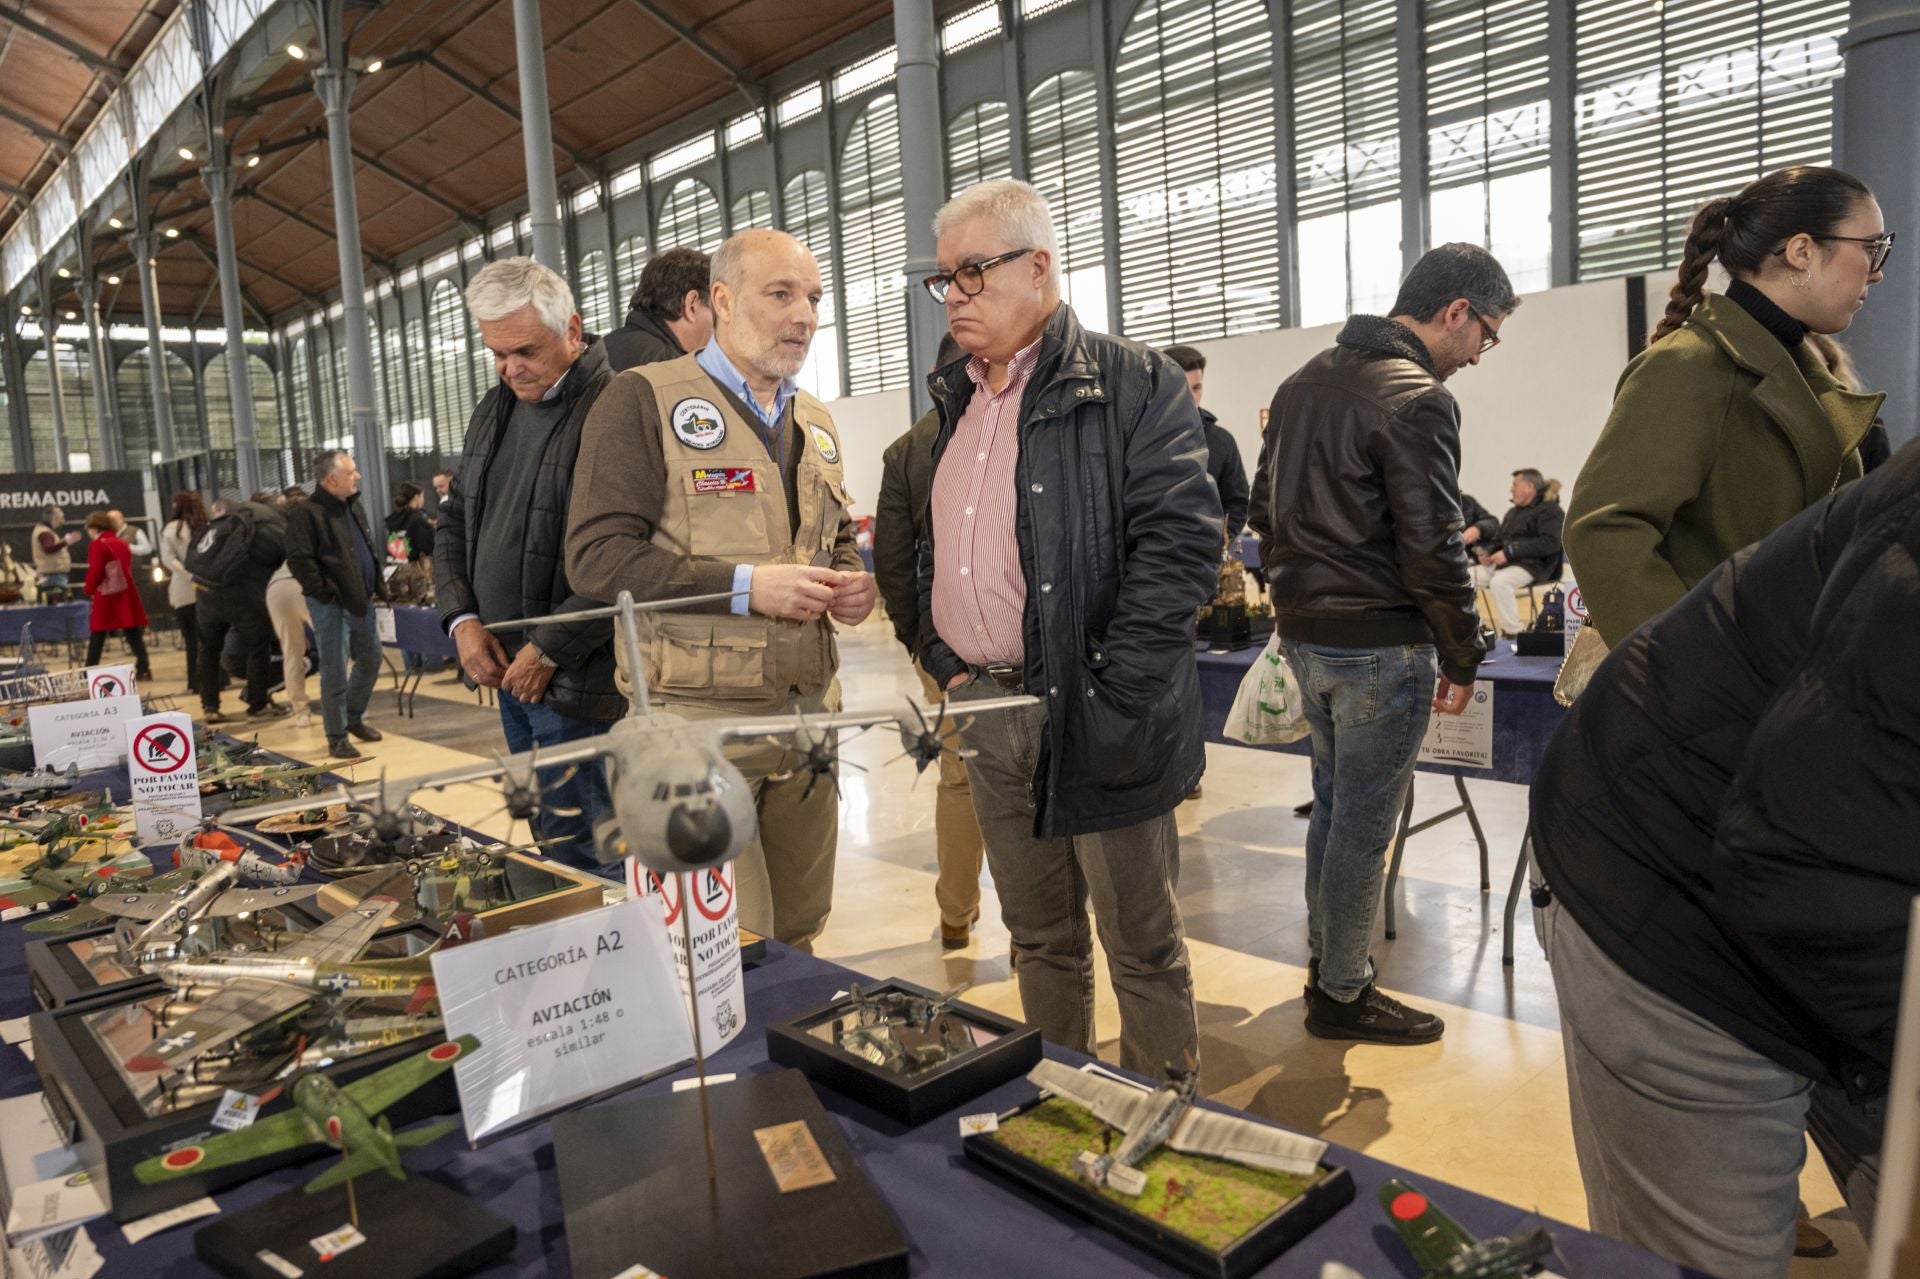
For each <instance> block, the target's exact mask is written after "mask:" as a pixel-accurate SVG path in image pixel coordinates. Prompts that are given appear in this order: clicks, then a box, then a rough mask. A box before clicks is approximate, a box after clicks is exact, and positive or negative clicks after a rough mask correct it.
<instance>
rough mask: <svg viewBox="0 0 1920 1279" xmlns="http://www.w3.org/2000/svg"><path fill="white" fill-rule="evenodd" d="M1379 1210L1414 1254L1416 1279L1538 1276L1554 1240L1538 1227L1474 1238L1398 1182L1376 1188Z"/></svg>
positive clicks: (1387, 1183) (1501, 1278) (1388, 1182)
mask: <svg viewBox="0 0 1920 1279" xmlns="http://www.w3.org/2000/svg"><path fill="white" fill-rule="evenodd" d="M1380 1206H1381V1207H1382V1208H1384V1209H1386V1213H1387V1220H1389V1221H1391V1222H1392V1223H1393V1228H1394V1230H1395V1231H1397V1232H1398V1233H1399V1235H1400V1242H1401V1243H1404V1244H1405V1245H1407V1251H1408V1252H1410V1253H1412V1254H1413V1260H1414V1264H1416V1265H1418V1266H1419V1267H1420V1275H1421V1279H1519V1277H1520V1276H1522V1275H1531V1274H1535V1273H1537V1272H1539V1271H1540V1267H1541V1265H1542V1264H1543V1263H1545V1261H1546V1260H1547V1258H1549V1257H1551V1256H1553V1251H1554V1249H1553V1236H1552V1235H1550V1234H1548V1233H1547V1232H1546V1231H1545V1230H1544V1229H1543V1228H1541V1227H1539V1226H1533V1227H1530V1228H1529V1229H1526V1230H1516V1231H1514V1232H1513V1233H1512V1234H1510V1235H1500V1236H1491V1237H1488V1238H1486V1239H1477V1238H1475V1237H1474V1236H1473V1235H1472V1234H1471V1233H1469V1232H1468V1230H1467V1228H1466V1227H1465V1226H1462V1225H1461V1224H1460V1223H1459V1222H1457V1221H1455V1220H1454V1219H1453V1218H1452V1217H1449V1216H1448V1215H1447V1214H1446V1213H1444V1212H1442V1211H1440V1209H1439V1208H1437V1207H1435V1206H1434V1203H1433V1201H1432V1200H1430V1199H1428V1198H1427V1197H1426V1195H1425V1194H1423V1193H1421V1192H1420V1191H1419V1190H1416V1189H1415V1188H1414V1187H1413V1186H1411V1185H1409V1184H1408V1183H1407V1182H1404V1181H1402V1180H1400V1179H1399V1178H1398V1177H1389V1178H1388V1179H1387V1180H1386V1182H1384V1183H1383V1184H1382V1185H1381V1187H1380ZM1542 1279H1550V1277H1548V1276H1545V1275H1543V1276H1542Z"/></svg>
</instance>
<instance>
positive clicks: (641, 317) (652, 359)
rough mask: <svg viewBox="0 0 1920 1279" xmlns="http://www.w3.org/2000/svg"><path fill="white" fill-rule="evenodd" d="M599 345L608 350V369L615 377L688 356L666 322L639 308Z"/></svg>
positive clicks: (634, 309)
mask: <svg viewBox="0 0 1920 1279" xmlns="http://www.w3.org/2000/svg"><path fill="white" fill-rule="evenodd" d="M600 345H601V346H603V347H605V348H606V351H605V354H606V359H607V368H608V370H609V371H610V372H613V373H624V372H625V371H626V370H628V369H633V368H638V367H640V366H641V365H642V364H659V363H660V362H661V361H663V360H677V359H679V358H680V357H681V356H683V355H685V354H686V352H685V351H683V350H681V349H680V340H679V339H678V338H676V337H674V336H673V330H672V329H670V328H668V327H667V326H666V323H665V322H664V321H662V320H660V319H659V318H658V317H656V316H655V315H654V314H653V313H652V312H651V311H647V310H643V309H642V308H640V307H637V306H636V307H634V308H633V309H632V310H630V311H628V312H627V322H626V323H625V324H622V325H621V326H620V327H619V328H617V329H615V330H614V331H613V332H611V333H609V334H607V336H605V337H604V338H601V339H600Z"/></svg>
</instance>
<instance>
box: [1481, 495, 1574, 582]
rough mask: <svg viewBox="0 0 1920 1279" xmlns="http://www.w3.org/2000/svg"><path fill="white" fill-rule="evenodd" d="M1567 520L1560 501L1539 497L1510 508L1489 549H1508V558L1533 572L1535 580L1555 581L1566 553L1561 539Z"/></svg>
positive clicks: (1489, 544)
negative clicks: (1523, 504) (1525, 503)
mask: <svg viewBox="0 0 1920 1279" xmlns="http://www.w3.org/2000/svg"><path fill="white" fill-rule="evenodd" d="M1566 523H1567V515H1566V512H1565V511H1563V510H1562V509H1561V508H1560V503H1559V502H1557V501H1555V500H1554V499H1552V498H1549V497H1536V498H1534V499H1533V501H1531V502H1529V503H1528V504H1527V505H1525V506H1515V507H1511V508H1509V509H1508V511H1507V517H1506V518H1505V519H1503V520H1501V521H1500V528H1499V530H1498V531H1497V532H1496V533H1495V534H1494V535H1493V537H1492V539H1491V540H1490V541H1489V542H1488V543H1487V550H1488V551H1489V552H1492V551H1505V552H1506V553H1507V559H1508V560H1509V561H1511V562H1512V563H1514V564H1518V565H1519V566H1520V567H1521V568H1523V569H1526V570H1527V572H1529V573H1531V574H1533V580H1534V581H1536V582H1551V581H1556V580H1558V578H1559V576H1560V570H1561V568H1562V567H1563V565H1564V560H1565V556H1566V552H1565V550H1564V549H1563V546H1562V543H1561V540H1560V533H1561V530H1562V529H1564V528H1565V527H1566Z"/></svg>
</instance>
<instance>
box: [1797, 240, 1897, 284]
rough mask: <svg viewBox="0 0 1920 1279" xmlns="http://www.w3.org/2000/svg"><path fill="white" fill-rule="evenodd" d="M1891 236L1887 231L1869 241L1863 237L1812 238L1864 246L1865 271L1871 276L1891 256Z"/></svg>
mask: <svg viewBox="0 0 1920 1279" xmlns="http://www.w3.org/2000/svg"><path fill="white" fill-rule="evenodd" d="M1893 234H1894V233H1893V232H1891V231H1889V232H1887V233H1886V234H1885V235H1876V236H1874V237H1872V238H1871V239H1869V238H1868V237H1866V236H1864V235H1816V236H1814V237H1813V238H1814V239H1816V240H1845V241H1846V242H1847V243H1849V244H1864V245H1866V246H1867V271H1868V273H1869V274H1871V273H1872V272H1874V271H1878V270H1879V269H1880V268H1881V267H1883V266H1885V265H1886V264H1887V259H1888V258H1889V257H1891V256H1893Z"/></svg>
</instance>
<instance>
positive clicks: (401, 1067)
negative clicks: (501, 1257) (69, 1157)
mask: <svg viewBox="0 0 1920 1279" xmlns="http://www.w3.org/2000/svg"><path fill="white" fill-rule="evenodd" d="M479 1046H480V1041H479V1040H478V1039H476V1038H474V1037H473V1036H472V1035H462V1036H460V1038H458V1039H454V1040H449V1041H448V1042H447V1043H444V1044H439V1045H437V1046H435V1047H433V1048H429V1049H427V1050H426V1051H425V1052H423V1053H416V1054H415V1055H413V1056H412V1057H409V1058H407V1059H406V1060H405V1061H402V1062H398V1063H396V1064H394V1065H391V1066H388V1067H387V1068H386V1069H385V1070H381V1071H376V1072H375V1073H374V1074H371V1075H368V1076H366V1077H365V1078H363V1079H356V1080H354V1081H353V1082H352V1083H350V1084H348V1085H346V1086H345V1087H344V1088H343V1087H341V1086H340V1085H338V1084H336V1083H334V1082H333V1080H331V1079H329V1078H327V1077H326V1076H325V1075H323V1074H320V1073H319V1072H317V1071H316V1072H313V1073H310V1074H304V1075H300V1076H298V1077H297V1078H295V1079H294V1081H293V1084H292V1085H291V1086H292V1089H293V1106H292V1108H291V1109H288V1110H283V1111H281V1112H280V1113H279V1114H277V1115H270V1116H268V1117H267V1118H265V1119H261V1120H258V1121H256V1122H255V1123H253V1124H251V1125H249V1126H248V1127H245V1128H242V1129H239V1130H238V1131H236V1132H228V1133H221V1134H220V1135H218V1136H216V1137H209V1138H208V1139H207V1140H206V1141H204V1142H201V1143H199V1144H196V1145H191V1146H181V1147H180V1148H179V1149H177V1150H170V1151H168V1152H167V1153H166V1154H164V1155H156V1156H154V1157H153V1158H152V1159H148V1160H145V1161H143V1162H142V1163H139V1164H136V1165H135V1166H134V1169H133V1175H134V1176H136V1177H138V1178H139V1179H140V1180H141V1181H143V1182H146V1183H148V1184H152V1183H154V1182H159V1181H166V1180H169V1179H170V1178H173V1177H184V1176H188V1175H190V1174H194V1173H202V1172H207V1171H209V1170H211V1169H214V1168H224V1167H227V1166H229V1165H231V1164H240V1163H246V1162H248V1161H249V1160H253V1159H259V1158H262V1157H264V1156H266V1155H272V1154H278V1153H280V1152H281V1151H283V1150H293V1149H296V1148H297V1147H300V1146H310V1145H326V1146H331V1147H332V1148H334V1149H335V1150H338V1151H339V1152H340V1154H341V1159H340V1162H339V1163H337V1164H335V1165H334V1166H333V1167H331V1168H329V1169H327V1171H325V1172H323V1173H321V1174H320V1175H319V1176H318V1177H315V1178H314V1179H313V1180H312V1181H309V1182H308V1183H307V1193H308V1194H314V1193H316V1192H318V1191H322V1190H325V1189H327V1188H328V1187H331V1186H337V1185H339V1184H340V1183H341V1182H344V1181H351V1180H353V1179H354V1178H355V1177H359V1176H363V1175H365V1174H367V1173H370V1172H380V1171H384V1172H385V1173H386V1174H387V1175H388V1176H389V1177H392V1178H393V1179H394V1180H395V1181H405V1180H406V1177H407V1174H406V1170H405V1169H404V1168H402V1167H401V1166H400V1153H401V1152H402V1151H405V1150H412V1149H414V1148H415V1147H418V1146H424V1145H426V1144H427V1143H429V1142H432V1141H437V1140H439V1139H440V1138H441V1137H443V1136H445V1135H446V1134H447V1133H449V1132H451V1131H453V1129H455V1128H456V1127H458V1126H459V1124H460V1121H459V1120H458V1119H447V1120H442V1121H440V1122H438V1123H432V1124H428V1125H426V1126H425V1127H423V1128H415V1129H413V1130H411V1131H409V1132H403V1133H401V1134H399V1135H398V1136H395V1135H394V1131H393V1128H392V1126H391V1125H389V1124H388V1123H387V1120H386V1117H385V1116H384V1115H381V1112H382V1111H384V1110H386V1109H387V1108H388V1107H389V1106H392V1105H393V1104H394V1103H395V1102H398V1101H399V1100H400V1099H401V1098H403V1097H405V1096H407V1094H409V1093H411V1092H413V1091H414V1090H415V1089H417V1088H419V1087H421V1086H422V1085H423V1084H425V1083H427V1082H428V1081H429V1080H431V1079H433V1078H434V1076H436V1075H438V1074H440V1073H441V1072H442V1071H444V1070H446V1069H447V1068H448V1067H449V1066H451V1065H453V1063H454V1062H456V1061H458V1060H460V1059H461V1058H462V1057H464V1056H466V1055H467V1054H468V1053H470V1052H472V1051H473V1050H474V1049H476V1048H478V1047H479ZM273 1095H274V1094H272V1093H269V1094H268V1095H267V1097H266V1098H263V1099H262V1104H264V1103H265V1101H266V1100H269V1099H271V1097H272V1096H273ZM376 1116H378V1119H377V1120H376V1118H375V1117H376Z"/></svg>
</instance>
